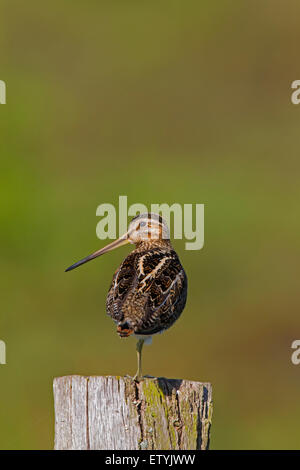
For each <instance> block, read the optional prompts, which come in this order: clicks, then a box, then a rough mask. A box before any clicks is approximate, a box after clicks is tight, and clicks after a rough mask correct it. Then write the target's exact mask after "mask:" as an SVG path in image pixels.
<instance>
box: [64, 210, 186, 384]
mask: <svg viewBox="0 0 300 470" xmlns="http://www.w3.org/2000/svg"><path fill="white" fill-rule="evenodd" d="M126 243H132V244H135V245H136V248H135V250H133V251H132V252H131V253H130V254H129V255H128V256H127V257H126V258H125V260H124V261H123V263H122V264H121V266H120V267H119V268H118V269H117V270H116V272H115V274H114V276H113V280H112V283H111V286H110V289H109V292H108V295H107V300H106V311H107V314H108V315H109V316H110V317H111V318H112V319H113V320H114V321H115V323H116V324H117V332H118V334H119V336H120V337H121V338H127V337H128V336H130V335H132V334H133V335H135V336H136V338H137V346H136V350H137V358H138V370H137V373H136V375H135V376H134V380H138V379H140V378H141V377H142V372H141V364H142V348H143V345H144V343H146V344H147V343H148V344H149V343H151V339H152V335H154V334H156V333H162V332H163V331H164V330H166V329H168V328H170V326H172V325H173V323H174V322H175V321H176V320H177V319H178V317H179V316H180V314H181V312H182V311H183V309H184V307H185V303H186V297H187V277H186V274H185V272H184V269H183V267H182V266H181V263H180V261H179V258H178V256H177V254H176V252H175V251H174V249H173V247H172V245H171V242H170V236H169V229H168V226H167V224H166V222H165V221H164V220H163V218H162V217H161V216H159V215H157V214H153V213H148V214H141V215H138V216H137V217H135V218H134V219H132V221H131V222H130V224H129V227H128V231H127V232H126V233H125V234H124V235H123V236H122V237H120V238H119V239H118V240H116V241H113V242H112V243H110V244H109V245H107V246H105V247H104V248H101V250H98V251H96V252H95V253H93V254H91V255H89V256H87V257H86V258H83V259H82V260H80V261H78V262H77V263H75V264H73V265H72V266H70V267H69V268H68V269H66V271H71V270H72V269H74V268H77V267H78V266H81V265H82V264H84V263H86V262H87V261H90V260H92V259H94V258H97V257H98V256H101V255H103V254H104V253H107V252H108V251H111V250H113V249H115V248H117V247H119V246H122V245H125V244H126Z"/></svg>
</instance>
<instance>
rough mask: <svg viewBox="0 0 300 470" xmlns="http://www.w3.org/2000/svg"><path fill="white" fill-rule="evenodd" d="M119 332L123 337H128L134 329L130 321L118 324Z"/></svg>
mask: <svg viewBox="0 0 300 470" xmlns="http://www.w3.org/2000/svg"><path fill="white" fill-rule="evenodd" d="M117 332H118V335H119V336H121V338H128V336H130V335H132V333H133V332H134V329H133V328H132V327H131V325H130V323H129V322H128V321H124V322H122V323H119V324H118V326H117Z"/></svg>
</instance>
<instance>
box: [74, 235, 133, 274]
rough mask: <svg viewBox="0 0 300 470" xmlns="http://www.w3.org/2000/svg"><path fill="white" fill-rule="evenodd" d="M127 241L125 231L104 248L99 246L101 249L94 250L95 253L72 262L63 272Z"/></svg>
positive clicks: (128, 241)
mask: <svg viewBox="0 0 300 470" xmlns="http://www.w3.org/2000/svg"><path fill="white" fill-rule="evenodd" d="M127 243H130V240H129V237H128V233H125V235H123V236H122V237H120V238H119V239H118V240H115V241H114V242H112V243H109V245H106V246H105V247H104V248H101V250H98V251H95V253H92V254H91V255H89V256H87V257H86V258H83V259H81V260H80V261H77V263H75V264H72V266H69V268H67V269H66V271H65V272H67V271H72V269H75V268H77V267H78V266H81V265H82V264H84V263H87V262H88V261H91V260H92V259H94V258H97V257H98V256H101V255H104V253H107V252H108V251H111V250H114V249H115V248H118V247H119V246H122V245H126V244H127Z"/></svg>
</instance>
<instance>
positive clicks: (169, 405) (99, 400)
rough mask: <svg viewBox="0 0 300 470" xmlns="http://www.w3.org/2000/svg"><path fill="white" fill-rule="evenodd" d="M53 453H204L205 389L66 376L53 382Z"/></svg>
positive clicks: (161, 381)
mask: <svg viewBox="0 0 300 470" xmlns="http://www.w3.org/2000/svg"><path fill="white" fill-rule="evenodd" d="M53 387H54V405H55V449H98V450H99V449H103V450H141V449H144V450H196V449H208V447H209V436H210V427H211V418H212V388H211V385H210V384H209V383H201V382H193V381H189V380H181V379H166V378H164V377H158V378H155V377H153V378H150V377H149V378H148V377H147V378H144V379H143V380H141V381H140V382H135V381H134V380H133V379H132V378H131V377H118V376H117V377H112V376H106V377H97V376H91V377H84V376H78V375H73V376H65V377H59V378H55V379H54V384H53Z"/></svg>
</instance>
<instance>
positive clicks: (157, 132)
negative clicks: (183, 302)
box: [0, 0, 300, 449]
mask: <svg viewBox="0 0 300 470" xmlns="http://www.w3.org/2000/svg"><path fill="white" fill-rule="evenodd" d="M299 14H300V4H299V2H297V1H283V0H282V1H276V0H268V1H261V0H248V1H245V2H237V1H215V2H212V1H201V2H199V1H186V2H183V1H176V0H173V1H163V2H155V1H154V2H153V1H152V2H141V1H130V0H129V1H126V2H125V1H114V2H108V1H95V0H94V1H92V0H90V1H88V2H83V1H76V0H72V1H66V0H64V1H63V0H59V1H58V0H53V1H51V2H38V1H33V0H28V1H26V2H23V1H21V0H2V1H1V6H0V52H1V54H0V59H1V64H0V65H1V66H0V79H1V80H5V82H6V84H7V104H6V105H1V106H0V126H1V127H0V154H1V173H0V187H1V192H2V196H1V211H0V217H1V232H0V237H1V268H2V269H1V287H2V289H1V317H0V339H2V340H4V341H5V342H6V345H7V364H6V365H2V366H0V381H1V382H0V383H1V386H0V448H2V449H39V448H52V447H53V436H54V416H53V397H52V380H53V377H55V376H60V375H65V374H85V375H89V374H98V375H105V374H112V375H113V374H116V375H122V374H127V373H129V374H133V373H134V372H135V368H136V357H135V342H134V340H133V339H128V340H120V339H119V338H118V336H117V334H116V331H115V326H114V324H113V322H112V321H111V319H110V318H108V317H107V316H106V314H105V297H106V293H107V289H108V287H109V284H110V281H111V278H112V275H113V272H114V270H115V269H116V268H117V266H118V265H119V263H120V262H121V260H122V259H123V258H124V257H125V255H126V254H128V252H129V249H127V248H120V249H119V250H117V251H116V252H112V253H111V254H109V255H106V256H104V257H103V258H102V259H101V260H100V259H99V260H97V261H94V262H93V263H89V264H87V265H86V266H84V267H82V268H80V269H78V270H76V271H74V272H72V273H68V274H65V273H64V269H65V268H66V267H67V266H69V265H70V264H71V263H72V262H74V261H77V260H78V259H79V258H81V257H83V256H85V255H87V254H89V253H90V252H91V251H94V250H95V249H98V248H100V247H101V246H103V245H104V242H103V241H100V240H98V239H97V238H96V232H95V229H96V224H97V222H98V220H99V218H97V217H96V214H95V212H96V207H97V206H98V205H99V204H101V203H103V202H110V203H113V204H117V202H118V196H119V195H127V196H128V203H129V204H132V203H135V202H141V203H144V204H146V205H148V206H149V205H150V204H151V203H162V202H166V203H169V204H172V203H174V202H178V203H181V204H183V203H204V204H205V246H204V248H203V249H202V250H201V251H196V252H194V251H185V249H184V241H179V240H177V241H176V243H174V246H175V248H176V249H177V251H178V253H179V255H180V258H181V261H182V263H183V265H184V267H185V268H186V271H187V274H188V277H189V297H188V303H187V307H186V309H185V311H184V314H183V315H182V317H181V319H180V320H179V321H178V322H177V323H176V325H175V326H174V327H173V328H172V329H171V330H169V331H168V332H167V333H165V334H164V335H162V336H159V337H155V338H154V340H153V345H152V346H151V347H146V348H145V354H144V367H145V372H147V373H151V374H152V375H164V376H166V377H176V378H186V379H192V380H199V381H210V382H211V383H212V385H213V395H214V415H213V426H212V439H211V448H213V449H228V448H231V449H241V448H257V449H265V448H270V449H276V448H286V449H287V448H300V445H299V444H300V441H299V413H300V400H299V392H300V366H298V367H297V366H295V365H293V364H292V363H291V353H292V350H291V343H292V341H293V340H294V339H299V337H300V320H299V262H298V260H299V251H300V242H299V228H300V227H299V225H300V224H299V170H300V162H299V150H300V143H299V128H300V105H299V106H295V105H293V104H292V103H291V93H292V90H291V82H292V81H293V80H296V79H300V66H299V43H300V28H299Z"/></svg>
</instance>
